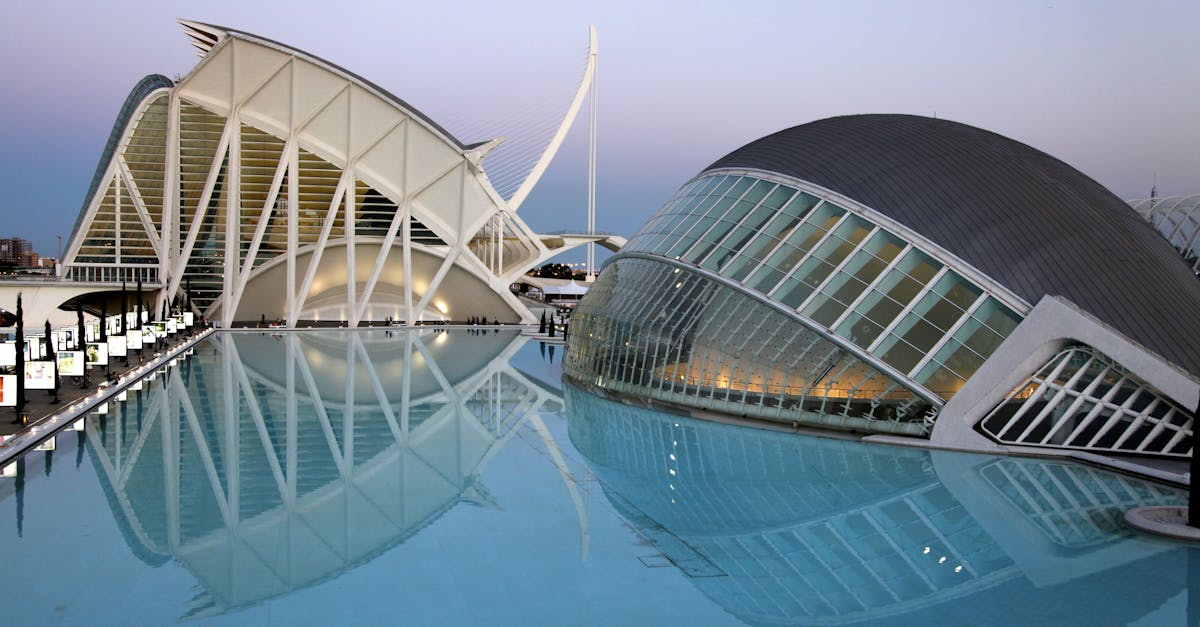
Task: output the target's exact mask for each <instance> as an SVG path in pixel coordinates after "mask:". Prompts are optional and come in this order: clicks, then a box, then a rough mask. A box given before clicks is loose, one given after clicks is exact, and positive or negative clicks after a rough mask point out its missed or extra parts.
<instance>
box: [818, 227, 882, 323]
mask: <svg viewBox="0 0 1200 627" xmlns="http://www.w3.org/2000/svg"><path fill="white" fill-rule="evenodd" d="M903 245H904V242H903V240H901V239H900V238H898V237H896V236H894V235H892V234H890V233H887V232H884V231H877V232H876V233H875V235H874V236H872V237H871V240H870V241H868V242H867V243H866V245H864V246H863V247H862V248H861V249H859V250H858V252H856V253H854V256H853V257H852V258H851V259H850V261H849V262H847V263H846V265H845V266H844V267H843V268H842V271H841V272H839V273H838V274H839V276H836V277H834V278H833V279H832V280H830V281H829V282H828V283H827V284H826V285H825V287H824V288H822V289H821V294H820V295H818V296H817V298H814V299H813V300H812V302H810V303H809V304H808V305H807V306H806V307H805V308H804V312H803V313H804V314H805V315H807V316H808V317H810V318H812V319H813V320H816V321H817V322H820V323H821V324H824V325H827V326H828V325H831V324H833V322H834V321H836V320H837V319H838V317H840V316H841V315H842V312H844V311H845V310H846V309H847V308H849V306H850V304H851V303H853V302H854V300H855V299H857V298H858V297H859V296H860V295H861V294H862V293H863V291H864V290H866V289H867V285H869V284H870V283H871V282H872V281H874V280H875V278H876V277H878V276H879V274H880V273H881V272H883V269H884V268H886V267H887V264H889V263H891V261H892V259H894V258H895V257H896V255H897V254H899V253H900V250H901V249H902V247H903Z"/></svg>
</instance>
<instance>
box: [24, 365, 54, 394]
mask: <svg viewBox="0 0 1200 627" xmlns="http://www.w3.org/2000/svg"><path fill="white" fill-rule="evenodd" d="M25 389H26V390H53V389H54V362H52V361H27V362H25Z"/></svg>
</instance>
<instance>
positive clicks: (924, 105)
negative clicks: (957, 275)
mask: <svg viewBox="0 0 1200 627" xmlns="http://www.w3.org/2000/svg"><path fill="white" fill-rule="evenodd" d="M177 17H183V18H188V19H194V20H198V21H203V22H210V23H214V24H221V25H225V26H229V27H233V28H237V29H239V30H244V31H247V32H251V33H255V34H258V35H261V36H263V37H267V38H270V39H275V40H278V41H281V42H284V43H287V44H289V45H291V46H294V47H296V48H299V49H301V50H305V51H307V52H309V53H311V54H314V55H316V56H319V57H322V58H325V59H327V60H329V61H331V62H333V63H337V64H339V65H342V66H343V67H346V68H347V69H349V70H351V71H353V72H356V73H358V74H360V75H361V76H364V77H366V78H367V79H369V80H371V81H373V82H375V83H377V84H379V85H380V86H382V87H384V88H385V89H388V90H390V91H391V92H393V93H395V94H396V95H398V96H399V97H401V98H403V99H405V100H406V101H407V102H409V103H410V104H411V105H413V106H415V107H416V108H418V109H420V110H421V111H423V112H425V113H426V114H427V115H429V116H430V117H432V118H433V119H434V120H437V121H439V122H442V123H444V124H446V125H447V126H450V127H451V128H480V127H482V128H489V129H490V128H496V127H493V126H489V124H488V122H489V121H492V120H496V119H498V118H503V117H505V116H508V115H511V114H512V112H513V110H514V109H521V108H523V107H524V108H529V107H535V108H540V109H546V110H554V111H558V110H562V109H565V108H566V106H567V103H568V101H569V98H570V96H571V94H572V92H573V90H574V88H575V85H576V84H577V82H578V80H579V76H580V73H581V71H582V68H583V60H584V52H585V49H586V45H587V27H588V25H589V24H595V25H596V27H597V30H598V32H599V40H600V56H599V59H600V61H599V90H598V94H599V107H598V113H599V131H598V132H599V141H598V151H599V158H598V172H599V174H598V184H597V214H598V216H597V228H598V229H600V230H606V231H613V232H616V233H620V234H623V235H626V236H628V235H631V234H632V233H633V232H634V231H635V230H636V229H637V228H638V226H640V225H641V223H642V222H643V221H645V219H646V218H647V217H649V216H650V215H651V214H652V213H653V212H654V211H655V210H657V209H658V207H659V206H660V205H661V204H662V203H663V201H665V200H666V199H667V198H668V197H669V196H670V195H671V194H672V193H673V192H674V191H675V189H676V188H678V187H679V185H681V184H682V183H683V182H684V181H686V180H687V179H688V178H690V177H691V176H693V175H694V174H696V173H697V172H698V171H699V170H700V169H701V168H703V167H704V166H706V165H708V164H709V163H711V162H713V161H714V160H716V159H717V158H719V157H720V156H722V155H724V154H725V153H727V152H730V151H731V150H733V149H735V148H737V147H739V146H741V145H743V144H745V143H747V142H749V141H751V140H753V139H756V138H758V137H761V136H763V135H765V134H768V133H771V132H774V131H777V130H780V129H783V128H787V127H790V126H794V125H797V124H803V123H805V122H810V121H812V120H816V119H820V118H825V117H829V116H835V115H844V114H854V113H912V114H919V115H934V114H936V115H937V116H938V117H942V118H948V119H952V120H957V121H960V122H964V123H967V124H971V125H974V126H979V127H982V128H985V129H988V130H992V131H995V132H998V133H1000V134H1002V135H1007V136H1009V137H1012V138H1014V139H1017V140H1019V141H1022V142H1025V143H1027V144H1030V145H1032V146H1034V147H1035V148H1038V149H1041V150H1044V151H1046V152H1048V153H1050V154H1052V155H1054V156H1056V157H1058V158H1060V159H1062V160H1064V161H1066V162H1067V163H1069V164H1071V165H1073V166H1075V167H1077V168H1079V169H1080V170H1082V171H1083V172H1084V173H1086V174H1088V175H1090V176H1092V177H1093V178H1095V179H1097V180H1098V181H1099V182H1100V183H1102V184H1103V185H1105V186H1107V187H1108V188H1109V189H1111V190H1112V191H1113V192H1114V193H1116V194H1117V195H1118V196H1121V197H1122V198H1134V197H1145V196H1147V195H1149V192H1150V187H1151V184H1152V181H1153V180H1154V178H1155V177H1156V176H1157V181H1158V192H1159V194H1160V195H1161V196H1169V195H1179V194H1191V193H1198V192H1200V119H1198V116H1197V113H1198V112H1200V53H1198V52H1197V51H1196V46H1195V35H1196V33H1197V32H1200V2H1196V1H1195V0H1187V1H1185V0H1180V1H1175V2H1137V3H1133V2H1064V1H1062V0H1043V1H1041V2H961V1H946V2H904V3H901V2H828V3H810V2H786V1H781V2H756V3H732V2H674V3H671V2H652V1H645V0H643V1H640V2H594V3H584V2H565V1H561V0H558V1H554V0H551V1H546V2H524V3H519V4H518V3H512V4H510V3H500V2H454V3H433V2H423V3H416V2H406V3H384V2H380V3H366V2H354V1H350V0H342V1H339V2H307V1H297V2H281V3H261V4H259V3H254V4H250V3H246V2H244V1H237V2H230V1H224V0H210V1H208V2H202V3H196V2H189V3H183V2H162V1H157V2H150V1H138V2H117V3H85V2H62V1H46V0H40V1H37V2H33V1H26V0H6V1H5V2H3V3H0V67H2V68H3V95H4V97H3V98H0V141H2V142H3V148H4V150H3V151H2V154H0V186H2V188H3V194H0V216H3V218H4V222H5V225H4V228H3V229H0V236H9V235H16V236H21V237H25V238H28V239H31V240H33V242H34V246H35V249H36V250H37V251H38V252H39V253H41V254H45V255H54V254H56V250H57V241H56V239H55V236H56V235H61V236H62V237H63V239H64V243H65V240H66V239H67V238H68V237H69V235H70V232H71V229H72V226H73V225H74V222H75V218H76V216H77V215H78V212H79V208H80V204H81V202H82V201H83V195H84V193H85V192H86V189H87V186H88V183H89V182H90V180H91V177H92V172H93V170H94V169H95V167H96V162H97V160H98V158H99V156H100V152H101V149H102V148H103V144H104V142H105V140H106V138H107V136H108V132H109V129H110V127H111V126H112V122H113V119H114V117H115V116H116V113H117V110H118V109H119V108H120V106H121V103H122V102H123V100H124V98H125V96H126V94H127V93H128V91H129V89H130V88H131V87H133V85H134V84H135V83H136V82H137V81H138V80H139V79H140V78H141V77H142V76H144V75H146V74H151V73H161V74H165V75H167V76H169V77H174V76H176V75H183V74H186V73H187V72H188V71H189V70H190V69H191V68H192V67H193V66H194V65H195V64H196V62H197V61H198V58H197V57H196V56H195V54H194V53H193V50H192V48H191V47H190V46H189V44H188V41H187V38H186V37H185V36H184V35H183V33H182V32H181V30H180V28H179V26H178V25H177V24H176V23H175V18H177ZM523 103H532V104H523ZM538 103H541V104H538ZM547 103H549V105H553V106H549V105H547ZM540 109H539V110H540ZM576 130H577V131H578V132H575V133H573V135H572V138H571V140H570V141H569V142H568V143H567V145H566V146H564V149H563V150H562V151H561V152H560V154H559V158H558V160H557V161H556V162H555V164H554V165H553V166H552V167H551V169H550V170H549V172H548V173H547V175H546V176H545V177H544V178H543V180H542V183H541V184H540V186H539V187H538V189H536V190H535V191H534V193H533V194H532V195H531V196H530V198H529V199H528V200H527V201H526V203H525V205H524V206H523V207H522V208H521V211H520V214H521V216H522V217H523V218H524V219H525V220H526V221H527V222H528V223H529V224H530V225H531V226H532V227H533V228H534V229H535V230H544V231H551V230H558V229H564V228H570V229H581V228H582V227H583V225H584V207H585V186H584V181H585V169H586V168H585V155H586V146H585V143H584V140H585V139H586V110H585V111H584V112H583V113H582V114H581V115H580V121H579V123H578V124H577V126H576ZM460 139H463V140H466V141H474V140H480V139H485V137H480V136H463V137H460ZM574 257H575V258H578V259H581V258H582V252H577V253H574ZM575 258H573V259H569V260H577V259H575Z"/></svg>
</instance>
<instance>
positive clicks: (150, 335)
mask: <svg viewBox="0 0 1200 627" xmlns="http://www.w3.org/2000/svg"><path fill="white" fill-rule="evenodd" d="M163 333H166V330H165V329H164V330H163ZM156 341H158V332H157V331H155V330H154V327H142V346H146V345H150V346H153V345H154V342H156Z"/></svg>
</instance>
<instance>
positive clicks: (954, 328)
mask: <svg viewBox="0 0 1200 627" xmlns="http://www.w3.org/2000/svg"><path fill="white" fill-rule="evenodd" d="M987 299H988V294H987V292H982V293H980V294H979V296H978V297H976V298H975V302H973V303H971V306H969V307H967V310H966V311H965V312H963V314H962V315H960V316H959V317H958V320H956V321H954V324H952V325H950V328H949V329H947V330H946V332H945V333H943V334H942V337H941V339H939V340H938V341H937V343H936V344H934V345H933V348H931V349H929V351H928V352H927V353H925V356H924V357H922V358H921V361H919V362H917V365H916V366H914V367H913V368H912V370H909V372H908V376H909V377H915V376H917V373H918V372H920V371H921V369H922V368H924V367H925V365H926V364H928V363H929V362H930V361H932V360H933V356H934V355H936V354H937V352H938V351H940V350H942V347H943V346H945V345H946V343H947V342H949V341H950V340H951V339H953V338H954V334H955V333H958V330H959V329H960V328H962V326H963V325H964V324H966V323H967V321H969V320H970V319H971V316H972V315H973V314H974V313H975V312H976V311H978V310H979V308H980V307H982V306H983V303H984V302H985V301H986V300H987ZM935 328H936V327H935Z"/></svg>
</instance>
